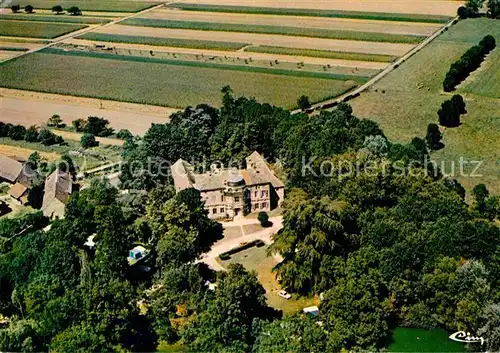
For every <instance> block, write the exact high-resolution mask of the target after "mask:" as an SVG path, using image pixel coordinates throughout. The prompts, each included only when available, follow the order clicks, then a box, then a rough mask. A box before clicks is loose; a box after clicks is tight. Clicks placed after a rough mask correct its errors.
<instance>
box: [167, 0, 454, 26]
mask: <svg viewBox="0 0 500 353" xmlns="http://www.w3.org/2000/svg"><path fill="white" fill-rule="evenodd" d="M235 2H236V1H235ZM382 2H383V1H378V2H377V3H378V4H377V3H375V4H370V3H369V2H364V3H363V2H359V1H358V3H360V4H361V5H362V6H360V8H362V9H363V10H362V11H349V10H339V9H320V8H319V7H316V8H278V7H271V6H272V5H273V4H269V3H268V5H271V6H269V7H267V6H266V7H263V6H262V7H258V6H240V4H241V3H243V2H242V1H238V5H213V4H190V3H172V4H169V5H168V7H170V8H176V9H181V10H184V11H207V12H224V13H245V14H259V15H285V16H309V17H330V18H350V19H361V20H384V21H400V22H428V23H446V22H447V21H449V20H450V18H451V16H450V15H451V14H454V12H455V11H454V9H456V8H457V7H458V5H456V3H455V5H453V3H452V2H448V3H450V5H449V9H447V10H446V11H441V12H448V14H447V15H439V14H438V15H435V14H432V12H433V11H432V9H430V11H429V12H430V13H429V14H422V13H419V12H417V13H407V12H409V11H411V8H412V7H415V4H411V5H410V6H408V7H406V8H404V7H401V10H402V11H401V12H395V13H389V12H381V11H379V9H380V8H383V6H381V5H382V4H381V3H382ZM386 2H387V1H386ZM252 3H255V2H252ZM330 3H331V4H332V5H333V6H334V7H336V8H342V7H344V8H349V7H354V6H356V4H355V3H356V1H350V2H345V1H337V2H335V1H331V2H330ZM349 3H351V4H352V5H351V4H349ZM403 3H404V2H400V4H399V5H403ZM436 3H438V1H436ZM298 5H300V4H299V3H298ZM350 5H351V6H350ZM397 5H398V4H397V3H396V2H391V5H390V6H388V7H386V8H390V9H391V10H395V9H396V8H400V7H399V6H397ZM372 6H373V7H372ZM311 7H312V6H311ZM433 10H434V11H437V10H438V9H437V8H434V9H433Z"/></svg>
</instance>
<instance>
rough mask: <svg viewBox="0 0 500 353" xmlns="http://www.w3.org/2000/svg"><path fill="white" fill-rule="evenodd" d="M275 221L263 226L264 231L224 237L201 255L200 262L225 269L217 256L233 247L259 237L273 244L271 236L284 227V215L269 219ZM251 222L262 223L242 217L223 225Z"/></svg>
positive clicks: (225, 226) (230, 225) (240, 224)
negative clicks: (267, 226)
mask: <svg viewBox="0 0 500 353" xmlns="http://www.w3.org/2000/svg"><path fill="white" fill-rule="evenodd" d="M269 221H271V222H272V223H273V225H272V227H269V228H263V230H262V231H259V232H256V233H250V234H245V233H244V232H242V234H243V235H242V236H239V237H237V238H224V239H221V240H219V241H218V242H216V243H215V244H214V245H213V246H212V248H211V249H210V251H209V252H208V253H205V254H203V255H202V256H201V259H200V260H199V261H200V262H204V263H206V264H207V265H208V266H209V267H210V268H211V269H213V270H216V271H225V270H226V269H225V268H224V267H222V266H221V265H220V263H219V262H217V260H216V259H217V257H218V256H219V255H220V254H222V253H224V252H226V251H229V250H231V249H234V248H236V247H237V246H239V245H240V244H241V243H245V242H246V243H248V242H251V241H254V240H257V239H260V240H262V241H263V242H264V243H266V244H272V242H273V241H272V239H271V236H272V235H273V234H276V233H277V232H278V231H279V230H280V229H281V228H283V217H282V216H278V217H272V218H270V219H269ZM249 224H260V223H259V221H258V220H257V219H248V218H245V219H241V220H237V221H233V222H224V223H222V226H223V227H224V229H226V228H232V227H238V226H240V227H243V226H244V225H249ZM276 259H277V260H278V261H280V258H279V256H278V257H276Z"/></svg>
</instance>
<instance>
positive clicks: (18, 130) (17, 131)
mask: <svg viewBox="0 0 500 353" xmlns="http://www.w3.org/2000/svg"><path fill="white" fill-rule="evenodd" d="M25 134H26V128H25V127H24V126H22V125H14V126H12V127H11V128H10V130H9V134H8V135H7V136H9V137H10V138H11V139H13V140H16V141H19V140H24V135H25Z"/></svg>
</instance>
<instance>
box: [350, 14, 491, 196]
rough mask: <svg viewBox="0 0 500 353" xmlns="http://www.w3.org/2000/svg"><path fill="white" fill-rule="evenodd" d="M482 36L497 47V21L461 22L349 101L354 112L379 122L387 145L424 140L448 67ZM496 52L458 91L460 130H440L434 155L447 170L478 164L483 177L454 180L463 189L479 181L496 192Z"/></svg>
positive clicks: (440, 99)
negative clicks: (462, 105) (463, 107)
mask: <svg viewBox="0 0 500 353" xmlns="http://www.w3.org/2000/svg"><path fill="white" fill-rule="evenodd" d="M487 34H492V35H493V36H495V38H496V40H497V42H499V43H500V21H495V20H489V19H486V18H479V19H468V20H465V21H460V22H459V23H458V24H456V25H455V26H453V27H452V28H451V29H450V30H449V31H447V32H445V33H444V34H442V35H441V36H440V37H438V38H437V40H435V41H434V42H432V43H431V44H429V45H428V46H427V47H426V48H424V49H423V50H422V51H421V52H419V53H418V54H416V55H415V56H413V57H412V58H410V59H409V60H407V61H406V62H405V63H403V64H402V65H401V66H400V67H399V68H397V69H396V70H395V71H393V72H392V73H390V74H389V75H387V76H386V77H385V78H384V79H382V80H381V81H379V82H378V83H377V84H375V85H374V86H373V87H372V88H371V89H370V91H369V92H365V93H362V94H361V96H360V97H358V98H356V99H354V100H352V101H351V102H350V103H351V104H352V106H353V109H354V113H355V114H356V115H358V116H360V117H365V118H371V119H373V120H376V121H378V122H379V123H380V124H381V126H382V128H383V130H384V132H385V133H386V134H387V136H388V137H389V138H390V139H391V140H392V141H400V142H408V141H410V140H411V138H412V137H414V136H420V137H423V136H425V132H426V128H427V125H428V124H429V123H437V111H438V109H439V107H440V106H441V103H442V102H443V101H445V100H446V99H449V98H450V96H451V94H448V93H444V92H443V90H442V82H443V79H444V76H445V74H446V72H447V71H448V70H449V68H450V65H451V64H452V63H453V62H454V61H456V60H457V59H458V58H460V57H461V56H462V54H463V53H464V52H465V51H466V50H467V49H469V48H470V47H471V46H473V45H475V44H477V43H478V42H479V41H480V40H481V39H482V38H483V37H484V36H485V35H487ZM498 51H500V49H499V48H497V49H495V51H494V52H493V53H492V54H491V57H489V58H488V59H487V60H486V61H485V63H484V64H483V65H486V66H485V67H484V68H481V69H479V71H478V72H475V73H473V74H472V75H471V76H470V77H469V79H467V80H466V81H465V83H464V84H463V85H462V86H460V87H459V89H458V91H457V93H465V94H464V98H465V99H466V103H467V110H468V114H466V115H465V116H463V118H462V123H463V125H462V126H460V127H458V128H454V129H447V130H446V131H445V133H444V140H443V142H444V144H445V145H446V146H445V148H444V149H443V150H441V151H438V152H435V153H434V154H433V157H434V158H435V159H436V160H437V161H439V162H443V163H446V165H445V166H446V168H447V171H448V172H451V165H452V163H455V165H456V170H459V169H458V168H459V162H460V158H464V160H466V161H482V162H483V164H482V166H481V169H480V172H479V174H482V176H480V177H471V176H458V179H459V181H460V182H461V183H462V184H463V185H464V186H465V187H466V189H467V190H471V189H472V187H473V186H474V185H476V184H479V183H482V182H484V183H486V184H487V185H488V187H489V188H490V191H493V192H495V193H497V194H500V175H499V170H500V168H499V165H498V161H499V160H500V100H498V98H497V99H495V98H491V97H498V95H499V94H500V91H499V89H498V87H499V86H498V80H496V81H495V80H494V79H491V78H492V77H498V74H499V73H498V72H499V70H500V68H499V66H498V64H495V63H494V62H498V54H499V53H498ZM453 94H455V93H453Z"/></svg>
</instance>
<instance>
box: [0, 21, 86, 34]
mask: <svg viewBox="0 0 500 353" xmlns="http://www.w3.org/2000/svg"><path fill="white" fill-rule="evenodd" d="M86 27H87V26H85V25H77V24H69V23H64V24H63V23H39V22H35V23H29V22H28V21H7V20H1V19H0V36H11V37H28V38H29V37H33V38H47V39H52V38H56V37H59V36H62V35H65V34H67V33H71V32H74V31H77V30H80V29H83V28H86Z"/></svg>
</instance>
